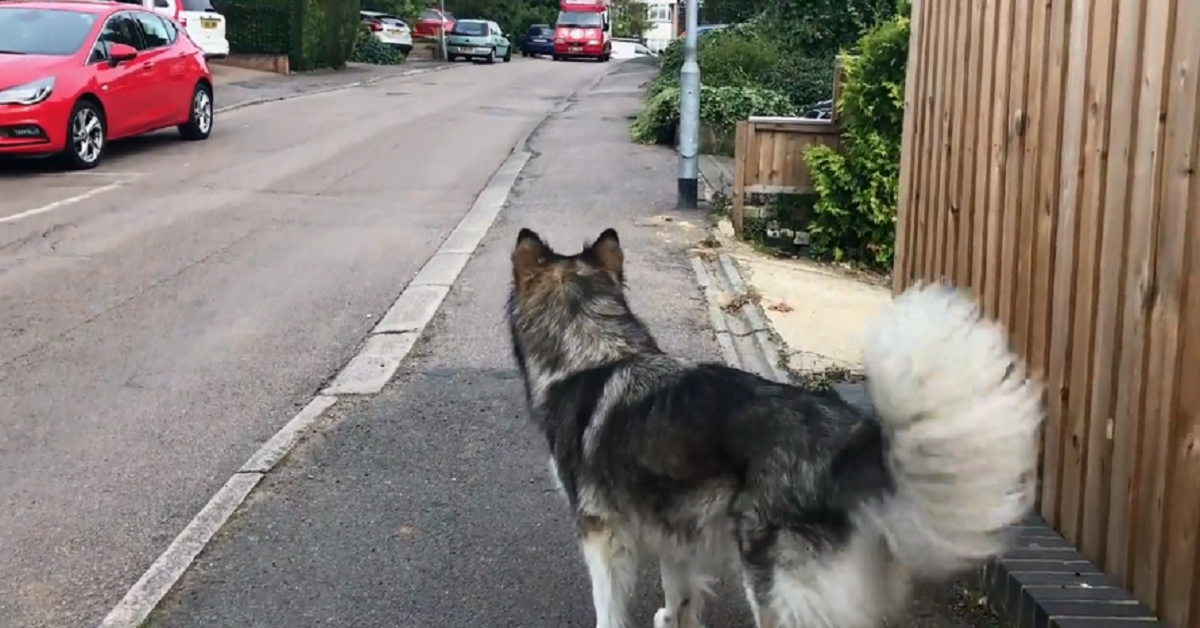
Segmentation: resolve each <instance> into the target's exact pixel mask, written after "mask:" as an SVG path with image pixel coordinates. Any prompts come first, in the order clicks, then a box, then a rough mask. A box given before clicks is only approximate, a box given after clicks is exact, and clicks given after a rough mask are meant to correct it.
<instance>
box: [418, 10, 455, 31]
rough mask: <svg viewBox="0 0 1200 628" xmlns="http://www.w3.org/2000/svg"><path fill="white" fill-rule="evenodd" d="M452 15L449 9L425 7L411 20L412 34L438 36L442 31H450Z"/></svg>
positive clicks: (452, 25) (452, 26)
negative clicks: (445, 10) (444, 10)
mask: <svg viewBox="0 0 1200 628" xmlns="http://www.w3.org/2000/svg"><path fill="white" fill-rule="evenodd" d="M454 21H455V20H454V16H453V15H451V14H450V12H449V11H447V12H445V13H443V12H442V11H441V9H425V10H424V11H421V15H420V16H419V17H417V19H416V21H414V22H413V34H414V35H417V36H418V37H438V36H439V35H440V33H442V32H443V31H444V32H446V33H449V32H450V29H452V28H454Z"/></svg>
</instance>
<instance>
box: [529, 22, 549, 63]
mask: <svg viewBox="0 0 1200 628" xmlns="http://www.w3.org/2000/svg"><path fill="white" fill-rule="evenodd" d="M553 54H554V27H553V26H550V25H549V24H534V25H532V26H530V27H529V30H527V31H525V39H524V40H522V41H521V55H522V56H525V57H532V56H535V55H553Z"/></svg>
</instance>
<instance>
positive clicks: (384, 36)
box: [358, 11, 413, 57]
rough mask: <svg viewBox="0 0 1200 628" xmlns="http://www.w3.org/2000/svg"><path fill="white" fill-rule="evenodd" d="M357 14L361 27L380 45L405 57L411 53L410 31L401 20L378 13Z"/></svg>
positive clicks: (411, 40) (411, 39)
mask: <svg viewBox="0 0 1200 628" xmlns="http://www.w3.org/2000/svg"><path fill="white" fill-rule="evenodd" d="M358 14H359V15H360V16H361V17H362V22H363V25H364V26H366V27H367V29H369V30H370V31H371V34H372V35H374V36H375V39H378V40H379V41H380V43H382V44H384V45H387V46H391V47H392V48H395V49H397V50H399V51H400V53H401V54H403V55H404V56H406V57H407V56H408V53H410V52H412V49H413V38H412V30H411V29H410V28H409V27H408V23H407V22H405V21H404V20H403V19H401V18H398V17H396V16H395V15H388V14H387V13H380V12H378V11H359V12H358Z"/></svg>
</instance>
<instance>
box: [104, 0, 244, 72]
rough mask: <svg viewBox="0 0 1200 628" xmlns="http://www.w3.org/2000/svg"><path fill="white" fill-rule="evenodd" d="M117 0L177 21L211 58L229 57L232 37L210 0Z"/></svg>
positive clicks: (221, 16)
mask: <svg viewBox="0 0 1200 628" xmlns="http://www.w3.org/2000/svg"><path fill="white" fill-rule="evenodd" d="M117 2H121V3H123V4H136V5H137V6H140V7H143V8H146V9H150V10H151V11H154V12H155V13H158V14H159V15H162V16H164V17H168V18H170V19H172V20H175V21H176V22H178V23H179V25H180V26H182V27H183V30H185V31H187V34H188V37H190V38H191V39H192V41H194V42H196V45H197V46H199V47H200V49H201V50H203V51H204V54H205V56H207V57H209V58H210V59H222V58H224V57H227V56H229V40H228V39H226V38H225V16H224V15H221V14H220V13H218V12H217V10H216V9H214V8H213V5H212V1H211V0H117Z"/></svg>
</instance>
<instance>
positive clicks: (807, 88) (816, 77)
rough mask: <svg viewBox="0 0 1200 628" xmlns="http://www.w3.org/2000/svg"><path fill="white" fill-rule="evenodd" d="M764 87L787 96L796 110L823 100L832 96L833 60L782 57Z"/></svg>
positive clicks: (794, 56) (831, 58) (827, 58)
mask: <svg viewBox="0 0 1200 628" xmlns="http://www.w3.org/2000/svg"><path fill="white" fill-rule="evenodd" d="M764 83H765V84H766V85H767V86H769V87H770V88H771V89H774V90H775V91H777V92H780V93H782V94H786V95H787V96H788V98H791V99H792V102H793V103H795V104H796V106H797V108H803V107H807V106H810V105H812V104H813V103H816V102H820V101H822V100H826V99H828V98H829V97H830V96H831V95H832V94H833V57H825V56H822V57H804V56H800V55H784V56H782V57H780V59H779V63H777V64H776V65H775V67H774V68H772V70H771V72H770V74H769V75H768V76H767V77H766V80H765V81H764Z"/></svg>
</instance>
